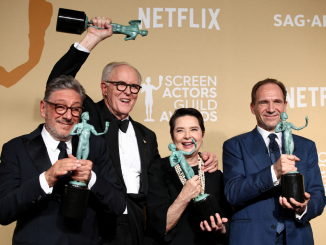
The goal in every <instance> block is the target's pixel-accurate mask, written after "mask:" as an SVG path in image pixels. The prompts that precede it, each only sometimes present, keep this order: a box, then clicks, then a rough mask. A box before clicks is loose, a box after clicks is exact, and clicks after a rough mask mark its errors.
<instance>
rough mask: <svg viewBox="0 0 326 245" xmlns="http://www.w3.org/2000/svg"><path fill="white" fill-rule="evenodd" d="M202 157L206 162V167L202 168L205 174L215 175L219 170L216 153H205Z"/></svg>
mask: <svg viewBox="0 0 326 245" xmlns="http://www.w3.org/2000/svg"><path fill="white" fill-rule="evenodd" d="M200 157H201V158H202V159H203V161H204V166H202V167H201V169H202V170H204V172H207V171H208V172H209V173H213V172H215V171H216V170H217V169H218V160H217V157H216V155H215V154H214V153H212V152H203V153H201V154H200Z"/></svg>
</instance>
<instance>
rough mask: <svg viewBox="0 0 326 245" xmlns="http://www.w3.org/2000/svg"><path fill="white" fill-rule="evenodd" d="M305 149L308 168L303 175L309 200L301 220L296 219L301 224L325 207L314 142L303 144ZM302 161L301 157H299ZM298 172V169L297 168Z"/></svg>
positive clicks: (325, 198) (317, 214) (318, 213)
mask: <svg viewBox="0 0 326 245" xmlns="http://www.w3.org/2000/svg"><path fill="white" fill-rule="evenodd" d="M305 147H306V150H307V151H308V157H307V161H308V163H307V165H308V169H307V172H306V175H305V176H304V178H305V179H304V183H305V192H307V193H309V194H310V200H309V202H308V205H307V213H306V215H304V217H303V218H302V219H301V220H298V219H296V221H297V222H298V223H301V224H302V225H304V224H306V222H308V221H310V220H311V219H313V218H315V217H317V216H319V215H321V214H322V212H323V210H324V207H325V200H326V197H325V190H324V186H323V181H322V177H321V173H320V168H319V165H318V154H317V149H316V145H315V143H314V142H312V141H309V143H306V144H305ZM301 160H302V161H303V159H301ZM298 171H299V172H300V170H299V169H298Z"/></svg>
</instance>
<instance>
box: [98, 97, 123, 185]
mask: <svg viewBox="0 0 326 245" xmlns="http://www.w3.org/2000/svg"><path fill="white" fill-rule="evenodd" d="M96 105H97V110H98V112H100V115H101V125H102V131H101V132H103V131H104V129H105V122H110V125H109V129H108V131H107V132H106V134H105V136H104V137H105V141H106V144H107V145H108V146H109V150H110V157H111V160H112V163H113V167H114V169H115V171H116V173H117V175H118V177H119V179H120V181H121V183H123V185H124V186H125V182H124V180H123V176H122V170H121V163H120V155H119V138H118V136H119V135H118V133H119V127H118V125H117V123H116V118H115V117H114V116H113V115H112V113H111V112H110V110H109V109H108V108H107V106H106V105H105V103H104V100H101V101H100V102H98V103H97V104H96Z"/></svg>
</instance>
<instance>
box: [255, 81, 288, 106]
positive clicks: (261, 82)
mask: <svg viewBox="0 0 326 245" xmlns="http://www.w3.org/2000/svg"><path fill="white" fill-rule="evenodd" d="M268 83H272V84H276V85H277V86H279V87H280V89H281V90H282V92H283V99H284V102H285V101H286V95H287V91H286V88H285V86H284V84H283V83H282V82H280V81H278V80H276V79H272V78H266V79H265V80H262V81H259V82H258V83H256V84H255V86H253V88H252V91H251V103H252V104H255V103H256V93H257V90H258V89H259V87H260V86H262V85H265V84H268Z"/></svg>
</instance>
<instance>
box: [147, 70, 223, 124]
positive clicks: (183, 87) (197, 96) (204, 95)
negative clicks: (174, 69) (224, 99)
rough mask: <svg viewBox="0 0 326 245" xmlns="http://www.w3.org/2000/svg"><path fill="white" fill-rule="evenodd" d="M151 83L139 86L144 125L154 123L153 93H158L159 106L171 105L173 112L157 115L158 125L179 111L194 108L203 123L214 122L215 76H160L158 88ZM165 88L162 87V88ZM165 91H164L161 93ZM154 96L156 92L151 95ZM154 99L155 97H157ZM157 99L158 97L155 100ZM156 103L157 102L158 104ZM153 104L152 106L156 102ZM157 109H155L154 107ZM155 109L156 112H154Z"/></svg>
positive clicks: (148, 79) (148, 80) (215, 118)
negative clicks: (159, 95)
mask: <svg viewBox="0 0 326 245" xmlns="http://www.w3.org/2000/svg"><path fill="white" fill-rule="evenodd" d="M151 82H152V79H151V78H150V77H147V78H146V83H145V84H142V90H141V93H145V109H146V119H145V120H144V121H145V122H154V121H155V120H154V118H153V116H152V112H153V106H154V105H155V104H156V103H154V99H153V91H157V90H159V89H160V90H161V91H162V92H161V93H160V94H162V97H161V98H160V99H157V100H160V102H161V103H162V102H163V103H164V105H168V104H170V103H172V104H173V109H172V110H168V111H165V110H162V111H161V112H160V115H161V116H160V122H162V121H167V122H168V121H169V120H170V118H171V116H172V113H173V111H174V110H175V109H178V108H189V107H191V108H195V109H197V110H199V111H200V112H201V113H202V115H203V118H204V121H213V122H215V121H217V115H216V108H217V102H216V101H215V99H214V98H216V97H217V93H216V85H217V81H216V76H214V77H211V76H174V77H173V76H165V77H163V76H161V75H160V76H159V77H158V86H154V85H153V84H151ZM162 85H164V86H162ZM163 89H164V90H163ZM154 93H155V94H156V93H157V92H154ZM156 96H157V95H156ZM156 98H159V97H156ZM157 100H156V101H157ZM156 101H155V102H156ZM155 107H156V108H157V105H156V106H155ZM157 111H158V109H155V112H157Z"/></svg>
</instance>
